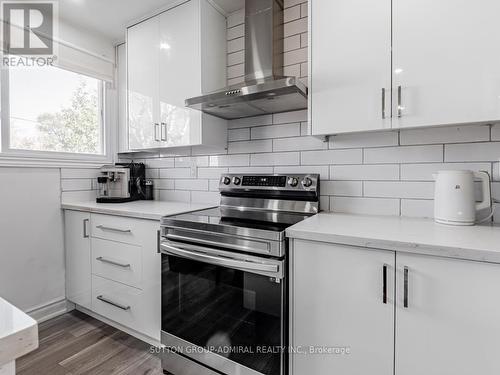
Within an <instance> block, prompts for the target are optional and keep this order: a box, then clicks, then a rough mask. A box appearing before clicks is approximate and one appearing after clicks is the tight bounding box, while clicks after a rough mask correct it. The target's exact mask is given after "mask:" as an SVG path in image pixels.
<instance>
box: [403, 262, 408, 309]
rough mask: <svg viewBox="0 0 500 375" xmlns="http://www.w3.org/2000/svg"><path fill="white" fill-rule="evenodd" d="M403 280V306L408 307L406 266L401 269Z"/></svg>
mask: <svg viewBox="0 0 500 375" xmlns="http://www.w3.org/2000/svg"><path fill="white" fill-rule="evenodd" d="M403 274H404V280H403V294H404V295H403V307H404V308H405V309H407V308H408V267H404V269H403Z"/></svg>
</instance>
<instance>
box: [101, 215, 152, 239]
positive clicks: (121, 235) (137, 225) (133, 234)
mask: <svg viewBox="0 0 500 375" xmlns="http://www.w3.org/2000/svg"><path fill="white" fill-rule="evenodd" d="M91 223H92V231H91V235H92V237H94V238H102V239H105V240H112V241H119V242H124V243H128V244H132V245H139V244H141V241H142V236H141V233H142V231H141V228H142V225H141V224H142V223H141V221H140V220H137V219H131V218H127V217H120V216H109V215H100V214H92V215H91Z"/></svg>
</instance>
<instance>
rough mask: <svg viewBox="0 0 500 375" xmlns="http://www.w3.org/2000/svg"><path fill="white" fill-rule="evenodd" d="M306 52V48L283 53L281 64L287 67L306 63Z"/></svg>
mask: <svg viewBox="0 0 500 375" xmlns="http://www.w3.org/2000/svg"><path fill="white" fill-rule="evenodd" d="M285 26H286V25H285ZM307 52H308V51H307V48H300V49H295V50H293V51H288V52H285V53H284V55H283V64H284V65H285V66H287V65H293V64H300V63H302V62H304V61H307Z"/></svg>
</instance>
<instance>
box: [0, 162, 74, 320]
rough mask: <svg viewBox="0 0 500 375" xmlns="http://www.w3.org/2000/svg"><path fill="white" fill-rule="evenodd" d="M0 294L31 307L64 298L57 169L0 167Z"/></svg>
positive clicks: (61, 217)
mask: <svg viewBox="0 0 500 375" xmlns="http://www.w3.org/2000/svg"><path fill="white" fill-rule="evenodd" d="M0 181H1V184H0V296H2V297H3V298H5V299H7V300H8V301H10V302H12V303H13V304H14V305H16V306H18V307H19V308H21V309H23V310H25V311H29V310H32V309H34V308H37V307H40V306H45V305H47V304H50V303H52V302H56V301H60V300H62V299H64V298H65V281H64V277H65V273H64V245H63V242H64V239H63V216H62V211H61V209H60V194H61V193H60V171H59V169H42V168H0Z"/></svg>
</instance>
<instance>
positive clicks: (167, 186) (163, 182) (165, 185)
mask: <svg viewBox="0 0 500 375" xmlns="http://www.w3.org/2000/svg"><path fill="white" fill-rule="evenodd" d="M154 187H155V189H160V190H174V189H175V180H168V179H165V178H162V179H156V180H155V181H154Z"/></svg>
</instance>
